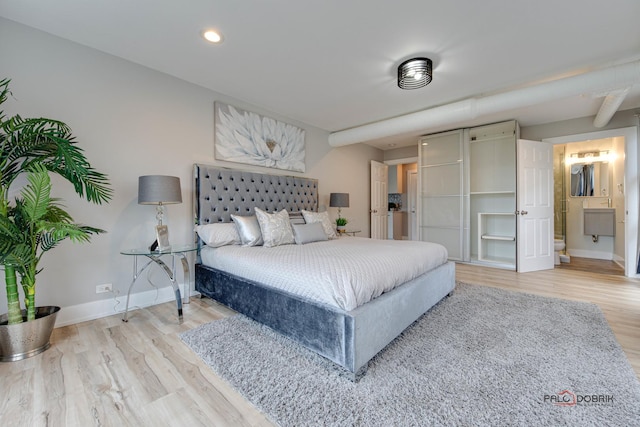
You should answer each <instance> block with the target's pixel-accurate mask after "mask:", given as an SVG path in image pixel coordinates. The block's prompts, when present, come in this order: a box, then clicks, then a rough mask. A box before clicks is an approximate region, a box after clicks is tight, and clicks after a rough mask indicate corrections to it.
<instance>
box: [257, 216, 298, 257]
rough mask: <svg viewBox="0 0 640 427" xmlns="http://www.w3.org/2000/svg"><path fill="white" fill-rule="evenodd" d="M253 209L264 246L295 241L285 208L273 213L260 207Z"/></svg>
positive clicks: (269, 246) (287, 243)
mask: <svg viewBox="0 0 640 427" xmlns="http://www.w3.org/2000/svg"><path fill="white" fill-rule="evenodd" d="M255 211H256V217H257V218H258V223H259V224H260V231H261V232H262V239H263V240H264V246H265V247H266V248H271V247H273V246H280V245H290V244H292V243H295V239H294V237H293V229H292V228H291V223H290V222H289V213H288V212H287V210H286V209H283V210H281V211H280V212H277V213H273V214H270V213H267V212H265V211H263V210H262V209H260V208H255Z"/></svg>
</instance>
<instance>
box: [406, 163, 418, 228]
mask: <svg viewBox="0 0 640 427" xmlns="http://www.w3.org/2000/svg"><path fill="white" fill-rule="evenodd" d="M407 193H408V194H407V203H408V204H409V206H408V207H407V215H408V220H409V226H408V230H407V231H408V233H409V240H419V239H418V214H417V210H416V209H417V206H416V203H417V201H418V171H409V172H407Z"/></svg>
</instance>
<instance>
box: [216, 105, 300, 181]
mask: <svg viewBox="0 0 640 427" xmlns="http://www.w3.org/2000/svg"><path fill="white" fill-rule="evenodd" d="M214 111H215V113H214V114H215V117H214V121H215V158H216V159H218V160H224V161H228V162H236V163H245V164H249V165H256V166H264V167H268V168H276V169H285V170H291V171H296V172H304V171H305V141H304V137H305V131H304V129H300V128H299V127H296V126H293V125H290V124H288V123H284V122H281V121H278V120H275V119H272V118H270V117H266V116H262V115H260V114H257V113H253V112H251V111H246V110H243V109H241V108H237V107H234V106H232V105H228V104H224V103H221V102H215V104H214Z"/></svg>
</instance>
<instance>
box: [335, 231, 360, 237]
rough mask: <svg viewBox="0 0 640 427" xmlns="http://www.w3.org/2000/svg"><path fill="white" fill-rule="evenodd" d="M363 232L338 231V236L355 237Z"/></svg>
mask: <svg viewBox="0 0 640 427" xmlns="http://www.w3.org/2000/svg"><path fill="white" fill-rule="evenodd" d="M360 232H361V230H342V231H338V236H352V237H355V236H356V234H358V233H360Z"/></svg>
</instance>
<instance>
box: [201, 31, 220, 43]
mask: <svg viewBox="0 0 640 427" xmlns="http://www.w3.org/2000/svg"><path fill="white" fill-rule="evenodd" d="M202 37H204V38H205V39H206V40H207V41H210V42H211V43H222V34H220V33H219V32H218V31H216V30H206V31H205V32H204V33H202Z"/></svg>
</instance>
